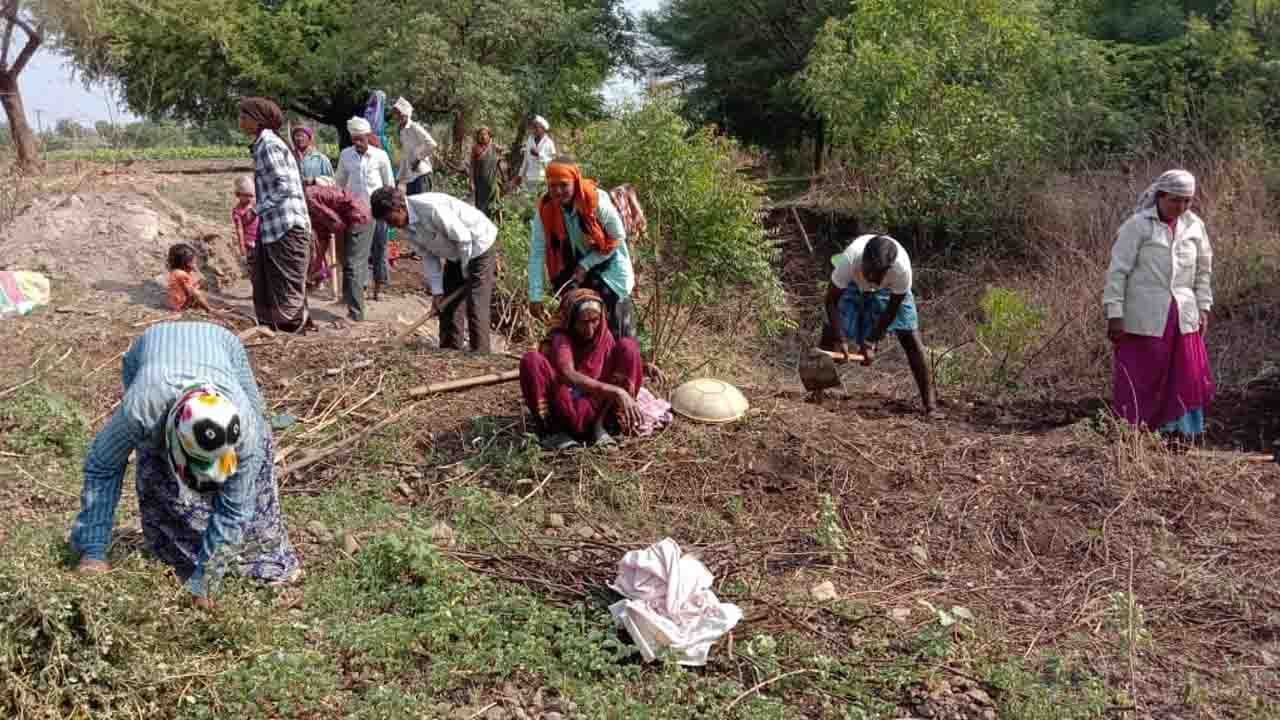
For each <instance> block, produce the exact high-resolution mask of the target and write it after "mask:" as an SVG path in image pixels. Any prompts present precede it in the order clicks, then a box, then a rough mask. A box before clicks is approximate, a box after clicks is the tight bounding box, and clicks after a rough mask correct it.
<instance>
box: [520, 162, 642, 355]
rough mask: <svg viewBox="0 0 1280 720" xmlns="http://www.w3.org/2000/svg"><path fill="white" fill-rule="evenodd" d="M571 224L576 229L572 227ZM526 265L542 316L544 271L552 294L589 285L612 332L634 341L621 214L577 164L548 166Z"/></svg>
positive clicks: (632, 278) (630, 271)
mask: <svg viewBox="0 0 1280 720" xmlns="http://www.w3.org/2000/svg"><path fill="white" fill-rule="evenodd" d="M570 223H573V224H575V225H577V227H576V228H574V227H570ZM533 231H534V232H533V240H532V242H531V247H530V262H529V300H530V302H531V303H532V305H533V307H532V309H533V311H534V313H535V315H538V316H541V314H542V313H541V309H542V307H541V306H542V281H543V275H542V273H543V269H544V267H545V270H546V275H547V277H549V278H550V280H551V289H552V290H553V291H562V290H563V289H564V288H565V287H566V286H569V285H573V286H577V287H589V288H591V289H593V290H595V291H597V292H598V293H600V295H601V296H602V297H603V299H604V302H605V305H606V307H607V309H608V312H609V325H610V329H612V330H613V333H614V335H615V336H616V337H619V338H624V337H632V336H634V334H635V329H634V327H633V323H632V320H631V316H632V306H631V292H632V290H633V289H634V287H635V271H634V269H633V268H632V266H631V256H630V252H629V250H628V249H627V245H626V242H625V240H626V227H625V225H624V224H623V222H622V216H621V215H620V214H619V213H618V210H617V208H615V207H614V205H613V202H612V201H611V200H610V199H609V194H608V193H606V192H604V191H603V190H602V189H601V188H600V187H599V185H598V183H596V181H595V180H591V179H587V178H584V177H582V171H581V169H580V168H579V167H578V165H577V163H575V162H573V160H571V159H569V158H567V157H558V158H556V159H555V160H554V161H553V162H552V163H551V165H549V166H548V167H547V192H546V194H544V195H543V196H542V198H541V199H540V200H539V202H538V216H537V218H535V219H534V228H533Z"/></svg>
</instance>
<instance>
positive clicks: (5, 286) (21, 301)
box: [0, 270, 50, 317]
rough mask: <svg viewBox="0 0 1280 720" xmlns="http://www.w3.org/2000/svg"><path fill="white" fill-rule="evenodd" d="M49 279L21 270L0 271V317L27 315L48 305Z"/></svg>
mask: <svg viewBox="0 0 1280 720" xmlns="http://www.w3.org/2000/svg"><path fill="white" fill-rule="evenodd" d="M49 297H50V291H49V278H48V276H46V275H42V274H40V273H36V272H26V271H23V270H4V271H0V317H3V316H6V315H27V314H29V313H30V312H31V311H32V310H35V309H36V308H38V307H40V306H41V305H48V304H49Z"/></svg>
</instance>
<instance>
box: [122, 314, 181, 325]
mask: <svg viewBox="0 0 1280 720" xmlns="http://www.w3.org/2000/svg"><path fill="white" fill-rule="evenodd" d="M181 319H182V313H171V314H169V315H165V316H163V317H158V318H153V319H151V320H143V321H142V322H136V323H134V324H133V325H130V327H136V328H138V327H145V326H147V325H155V324H156V323H162V322H169V321H170V320H181Z"/></svg>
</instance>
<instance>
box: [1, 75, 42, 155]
mask: <svg viewBox="0 0 1280 720" xmlns="http://www.w3.org/2000/svg"><path fill="white" fill-rule="evenodd" d="M0 104H3V105H4V114H5V117H6V118H8V120H9V137H10V138H11V141H12V142H13V147H14V149H15V150H16V151H17V153H18V167H20V168H22V170H23V172H40V171H41V170H43V169H44V164H43V163H42V162H41V161H40V152H39V150H38V149H37V146H36V136H35V133H33V132H31V125H30V124H28V123H27V111H26V108H25V107H24V106H23V104H22V94H21V93H20V92H19V90H18V76H17V73H14V72H3V73H0Z"/></svg>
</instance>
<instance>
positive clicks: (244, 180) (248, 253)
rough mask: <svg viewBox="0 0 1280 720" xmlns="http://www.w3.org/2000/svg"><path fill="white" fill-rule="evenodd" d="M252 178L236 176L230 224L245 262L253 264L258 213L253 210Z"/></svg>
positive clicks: (256, 240)
mask: <svg viewBox="0 0 1280 720" xmlns="http://www.w3.org/2000/svg"><path fill="white" fill-rule="evenodd" d="M255 199H256V198H255V197H254V191H253V178H252V177H250V176H248V175H241V176H240V177H238V178H236V205H235V207H233V208H231V224H232V225H233V226H234V227H235V232H236V245H237V246H239V248H240V255H241V256H242V257H244V259H245V262H246V263H248V264H249V265H252V264H253V255H254V250H255V249H256V248H257V246H258V213H257V211H256V210H254V202H255Z"/></svg>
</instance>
